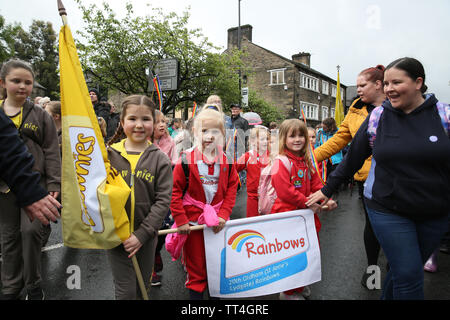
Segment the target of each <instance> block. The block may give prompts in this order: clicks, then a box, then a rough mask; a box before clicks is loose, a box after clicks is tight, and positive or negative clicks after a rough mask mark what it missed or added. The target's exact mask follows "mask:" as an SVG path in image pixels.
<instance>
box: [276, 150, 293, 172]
mask: <svg viewBox="0 0 450 320" xmlns="http://www.w3.org/2000/svg"><path fill="white" fill-rule="evenodd" d="M277 158H278V159H280V160H281V162H282V163H283V165H284V166H285V167H286V169H287V170H288V172H289V174H291V170H292V162H291V161H289V159H288V157H286V156H285V155H278V156H277Z"/></svg>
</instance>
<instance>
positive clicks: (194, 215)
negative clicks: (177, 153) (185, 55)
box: [170, 109, 238, 300]
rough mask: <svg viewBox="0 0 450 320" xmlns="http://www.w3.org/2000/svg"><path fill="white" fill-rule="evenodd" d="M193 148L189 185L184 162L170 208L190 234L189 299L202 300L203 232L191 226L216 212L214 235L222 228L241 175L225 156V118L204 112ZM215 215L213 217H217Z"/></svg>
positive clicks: (196, 127) (197, 120) (189, 156)
mask: <svg viewBox="0 0 450 320" xmlns="http://www.w3.org/2000/svg"><path fill="white" fill-rule="evenodd" d="M193 132H194V147H193V149H190V150H188V151H186V160H187V163H188V168H189V179H188V181H189V183H187V181H186V176H185V173H184V170H183V166H182V164H181V162H182V161H183V157H181V158H180V160H179V161H178V162H177V164H176V166H175V169H174V171H173V179H174V182H173V193H172V203H171V205H170V209H171V211H172V216H173V218H174V219H175V223H176V225H177V226H178V233H179V234H188V237H187V239H186V242H185V244H184V247H183V256H184V259H185V266H186V270H187V280H186V287H187V288H188V289H189V294H190V298H191V299H193V300H197V299H202V298H203V291H205V289H206V286H207V274H206V258H205V247H204V242H203V231H193V232H190V227H189V226H190V225H196V224H204V223H205V222H204V220H205V218H206V219H207V221H206V223H207V224H208V217H204V215H203V213H204V212H206V211H209V212H211V210H214V211H213V212H215V214H216V215H217V217H214V218H215V219H216V223H215V226H213V230H214V232H216V233H217V232H219V231H220V230H222V229H223V227H224V225H225V222H226V220H228V219H229V217H230V214H231V211H232V209H233V206H234V203H235V200H236V191H237V185H238V176H237V173H236V169H235V167H234V165H229V164H228V163H227V157H226V155H225V154H224V153H223V151H222V150H223V142H224V137H225V127H224V121H223V116H222V115H221V114H220V113H219V112H218V111H215V110H212V109H206V110H203V111H201V112H200V113H199V114H198V115H197V116H196V117H195V120H194V126H193ZM215 214H214V213H213V215H215Z"/></svg>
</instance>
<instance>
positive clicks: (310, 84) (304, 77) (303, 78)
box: [300, 72, 319, 92]
mask: <svg viewBox="0 0 450 320" xmlns="http://www.w3.org/2000/svg"><path fill="white" fill-rule="evenodd" d="M300 88H304V89H307V90H311V91H314V92H319V79H318V78H315V77H313V76H310V75H309V74H306V73H303V72H300Z"/></svg>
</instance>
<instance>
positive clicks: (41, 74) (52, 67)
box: [30, 20, 59, 99]
mask: <svg viewBox="0 0 450 320" xmlns="http://www.w3.org/2000/svg"><path fill="white" fill-rule="evenodd" d="M30 35H31V39H32V40H31V41H32V43H33V44H34V46H33V47H34V48H35V49H37V50H36V53H35V55H34V56H33V58H32V63H33V68H34V71H35V73H36V79H37V80H38V82H39V83H40V84H41V85H42V86H44V87H45V88H46V92H45V93H46V95H47V96H49V97H50V98H51V99H55V98H57V97H59V76H58V52H57V50H56V43H57V42H56V34H55V31H54V30H53V26H52V24H51V22H44V21H41V20H34V21H33V23H32V24H31V26H30Z"/></svg>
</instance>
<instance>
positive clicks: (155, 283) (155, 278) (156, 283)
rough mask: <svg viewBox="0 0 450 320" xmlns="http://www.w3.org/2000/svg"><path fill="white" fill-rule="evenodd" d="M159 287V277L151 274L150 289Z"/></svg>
mask: <svg viewBox="0 0 450 320" xmlns="http://www.w3.org/2000/svg"><path fill="white" fill-rule="evenodd" d="M160 285H161V276H159V275H157V274H156V272H153V274H152V282H151V286H152V287H159V286H160Z"/></svg>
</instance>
